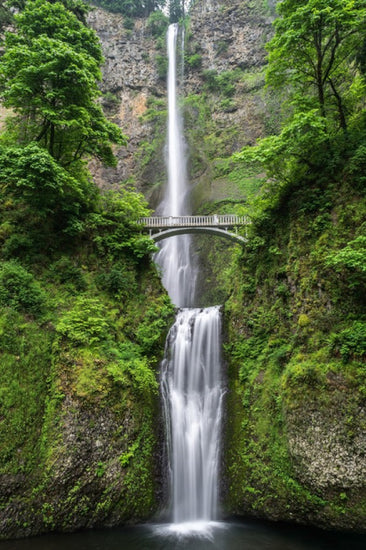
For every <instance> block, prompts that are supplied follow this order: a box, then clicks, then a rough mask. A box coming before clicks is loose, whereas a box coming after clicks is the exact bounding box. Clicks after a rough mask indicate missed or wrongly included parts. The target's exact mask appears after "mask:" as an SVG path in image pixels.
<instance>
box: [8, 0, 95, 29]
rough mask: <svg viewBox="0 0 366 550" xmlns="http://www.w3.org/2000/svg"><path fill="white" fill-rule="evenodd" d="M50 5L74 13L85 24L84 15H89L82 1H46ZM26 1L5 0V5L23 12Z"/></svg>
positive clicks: (87, 7) (86, 5)
mask: <svg viewBox="0 0 366 550" xmlns="http://www.w3.org/2000/svg"><path fill="white" fill-rule="evenodd" d="M46 1H48V2H49V3H50V4H56V3H58V4H63V5H64V6H65V8H66V9H67V10H68V11H70V12H72V13H74V14H75V15H76V16H77V18H78V19H79V20H80V21H82V22H83V23H86V15H87V14H88V13H89V10H90V8H89V6H88V4H86V2H84V0H46ZM27 2H28V0H7V2H6V5H7V6H9V7H13V8H16V9H17V10H24V8H25V6H26V4H27Z"/></svg>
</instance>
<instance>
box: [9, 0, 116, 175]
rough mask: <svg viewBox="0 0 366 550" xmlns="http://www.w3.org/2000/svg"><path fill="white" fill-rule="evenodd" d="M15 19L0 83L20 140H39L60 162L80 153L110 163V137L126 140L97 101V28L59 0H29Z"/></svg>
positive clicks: (99, 59)
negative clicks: (88, 23)
mask: <svg viewBox="0 0 366 550" xmlns="http://www.w3.org/2000/svg"><path fill="white" fill-rule="evenodd" d="M67 3H69V2H67ZM16 23H17V31H18V32H17V33H8V34H7V36H6V40H5V53H4V55H3V57H2V58H1V60H0V84H1V98H2V101H3V103H4V105H5V106H6V107H10V108H12V109H13V110H14V111H15V113H16V114H17V115H18V116H17V118H16V119H15V122H16V124H17V127H18V140H19V142H21V143H29V142H36V143H38V144H39V145H41V146H43V147H45V148H46V149H47V150H48V152H49V153H50V155H51V156H52V157H53V158H55V159H56V160H57V161H58V162H59V163H60V164H61V165H62V166H64V167H70V166H71V165H73V164H75V163H78V162H79V161H80V160H81V159H82V158H83V157H85V156H96V157H98V158H99V159H101V160H102V161H103V162H105V163H107V164H113V163H114V155H113V152H112V149H111V145H110V143H111V142H115V143H120V144H122V143H125V138H124V136H123V135H122V133H121V131H120V129H119V128H118V127H117V126H116V125H115V124H112V123H110V122H109V121H108V120H107V119H106V118H105V116H104V114H103V112H102V108H101V106H100V104H99V103H98V102H97V98H98V96H99V95H100V92H99V90H98V86H97V82H98V80H99V79H100V78H101V73H100V69H99V65H100V64H101V62H102V60H103V57H102V53H101V48H100V45H99V42H98V38H97V36H96V34H95V33H94V31H92V30H91V29H89V28H87V27H86V26H85V25H84V24H83V23H82V22H81V21H80V20H79V19H78V18H77V16H76V15H74V14H73V13H72V12H70V11H69V10H68V9H66V7H65V6H64V5H63V4H62V3H60V2H56V3H53V2H44V1H43V0H34V1H28V2H27V3H26V5H25V8H24V10H23V11H22V12H21V13H20V14H19V15H17V16H16ZM13 122H14V121H13Z"/></svg>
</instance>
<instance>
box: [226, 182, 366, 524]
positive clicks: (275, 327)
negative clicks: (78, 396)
mask: <svg viewBox="0 0 366 550" xmlns="http://www.w3.org/2000/svg"><path fill="white" fill-rule="evenodd" d="M321 193H322V195H320V190H319V189H318V187H317V185H316V184H314V185H313V186H312V187H311V185H310V188H307V189H305V188H303V189H301V188H300V189H297V190H295V191H294V192H293V194H292V195H290V196H287V197H286V203H284V202H279V203H278V204H277V205H276V206H275V207H274V208H273V209H272V210H267V211H266V214H265V215H264V216H263V217H262V218H261V220H260V221H258V222H257V223H256V224H255V225H254V227H253V230H252V234H251V238H250V241H249V245H248V247H247V248H246V250H244V251H243V253H242V255H241V258H240V259H239V261H238V264H237V267H236V268H235V269H234V270H233V271H232V274H231V279H232V281H233V283H232V295H231V297H230V299H229V300H228V302H227V304H226V306H225V322H226V330H227V343H226V346H225V347H226V355H227V358H228V362H229V374H228V380H229V389H230V391H229V394H228V401H227V405H228V410H227V427H226V451H225V475H226V476H227V487H226V509H227V511H229V512H230V513H236V514H240V515H253V516H257V517H264V518H270V519H275V520H291V521H295V522H299V523H304V524H312V525H319V526H322V527H327V528H329V527H334V528H337V529H355V530H360V531H365V530H366V508H365V502H366V474H365V472H366V461H365V456H366V454H365V450H366V437H365V411H366V393H365V387H366V386H365V382H366V369H365V348H364V345H365V337H364V331H363V327H364V323H365V292H364V291H365V279H364V275H363V272H362V270H359V269H358V264H357V266H354V265H352V267H351V266H350V265H349V264H342V267H341V266H340V265H338V264H337V269H336V270H334V268H333V267H332V265H334V263H332V258H334V257H337V258H338V256H339V254H340V252H339V251H340V250H344V248H345V246H347V243H348V242H353V240H354V239H355V236H356V238H357V236H358V235H361V234H363V231H364V229H363V228H364V221H365V218H366V203H365V196H364V193H362V192H361V193H360V191H359V190H358V189H357V186H354V184H353V182H352V181H349V180H348V182H346V181H343V183H341V182H339V184H338V185H337V186H335V185H333V184H329V185H326V187H325V188H324V189H323V190H322V191H321ZM350 209H351V210H352V215H345V214H346V212H347V211H350Z"/></svg>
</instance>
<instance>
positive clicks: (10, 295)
mask: <svg viewBox="0 0 366 550" xmlns="http://www.w3.org/2000/svg"><path fill="white" fill-rule="evenodd" d="M45 299H46V295H45V293H44V292H43V290H42V289H41V287H40V285H39V283H38V282H37V281H36V280H35V279H34V277H33V275H32V274H31V273H29V272H28V271H27V270H26V269H24V268H23V267H22V266H21V265H19V264H18V263H16V262H11V261H10V262H3V264H2V265H1V266H0V304H1V305H2V306H5V307H6V306H8V307H11V308H13V309H15V310H17V311H22V312H24V313H31V314H33V315H36V314H39V313H41V312H42V310H43V307H44V304H45Z"/></svg>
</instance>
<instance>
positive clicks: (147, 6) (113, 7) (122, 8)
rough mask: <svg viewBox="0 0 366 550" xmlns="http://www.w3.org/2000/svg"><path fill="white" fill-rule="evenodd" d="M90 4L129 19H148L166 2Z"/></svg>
mask: <svg viewBox="0 0 366 550" xmlns="http://www.w3.org/2000/svg"><path fill="white" fill-rule="evenodd" d="M90 3H91V4H94V5H96V6H101V7H102V8H104V9H106V10H109V11H111V12H115V13H122V14H123V15H126V16H128V17H147V16H148V15H149V13H151V12H154V11H155V10H156V9H158V8H160V7H161V6H162V5H163V3H165V2H162V1H161V0H90Z"/></svg>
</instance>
